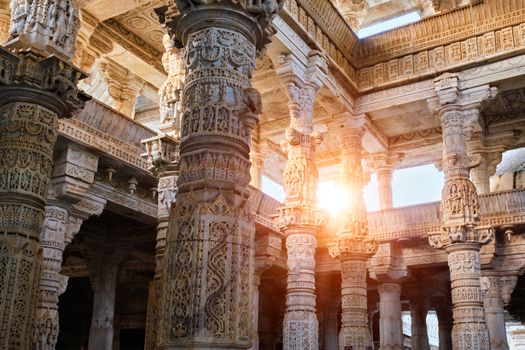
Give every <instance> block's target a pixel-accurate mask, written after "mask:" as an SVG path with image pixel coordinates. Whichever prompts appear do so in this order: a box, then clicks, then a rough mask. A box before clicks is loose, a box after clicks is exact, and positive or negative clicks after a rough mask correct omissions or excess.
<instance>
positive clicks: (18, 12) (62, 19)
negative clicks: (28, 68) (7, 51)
mask: <svg viewBox="0 0 525 350" xmlns="http://www.w3.org/2000/svg"><path fill="white" fill-rule="evenodd" d="M10 7H11V27H10V28H11V29H10V32H9V34H10V37H9V40H8V45H13V46H14V47H16V48H28V47H31V48H33V49H36V50H41V51H43V52H49V51H55V53H58V54H61V55H63V56H65V57H66V58H68V59H71V58H72V57H73V54H74V52H75V42H76V37H77V33H78V30H79V23H80V20H79V12H78V7H77V4H76V1H75V0H11V4H10Z"/></svg>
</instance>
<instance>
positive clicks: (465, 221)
mask: <svg viewBox="0 0 525 350" xmlns="http://www.w3.org/2000/svg"><path fill="white" fill-rule="evenodd" d="M434 83H435V90H436V93H437V96H438V98H437V99H436V100H434V101H431V107H433V109H434V110H436V113H437V115H438V116H439V118H440V120H441V127H442V133H443V161H442V167H443V172H444V174H445V185H444V188H443V192H442V199H441V215H442V217H441V220H442V230H443V231H442V233H441V234H439V235H433V236H430V237H429V241H430V244H431V245H432V246H434V247H436V248H444V249H445V251H446V252H447V255H448V266H449V270H450V280H451V289H452V292H451V294H452V307H453V318H454V325H453V328H452V346H453V349H454V350H467V349H468V350H471V349H479V350H488V349H490V342H489V334H488V330H487V326H486V324H485V315H484V310H483V299H482V293H481V285H480V276H481V265H480V249H481V246H482V245H483V244H486V243H488V242H490V241H491V240H492V239H493V237H494V231H493V229H492V228H490V227H484V228H482V227H479V225H480V205H479V197H478V194H477V192H476V187H475V185H474V184H473V183H472V181H471V180H470V178H469V172H470V171H469V169H470V167H469V165H470V158H469V157H468V153H467V141H468V139H469V137H470V134H471V133H472V131H473V128H474V125H475V123H476V122H477V119H478V115H479V105H480V103H481V102H482V101H483V100H484V99H487V98H490V97H492V96H493V95H494V93H495V90H494V89H491V88H489V87H488V86H484V87H481V88H476V89H474V90H475V91H472V92H470V91H460V90H459V78H458V76H457V75H456V74H448V73H447V74H444V75H442V76H440V77H438V78H436V79H435V81H434Z"/></svg>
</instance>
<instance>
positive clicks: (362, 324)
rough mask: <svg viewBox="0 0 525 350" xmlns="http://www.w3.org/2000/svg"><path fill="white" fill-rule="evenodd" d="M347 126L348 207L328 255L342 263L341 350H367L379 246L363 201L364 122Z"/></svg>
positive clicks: (344, 175)
mask: <svg viewBox="0 0 525 350" xmlns="http://www.w3.org/2000/svg"><path fill="white" fill-rule="evenodd" d="M348 118H351V117H350V116H348ZM346 122H347V123H349V126H348V125H347V126H345V125H340V129H339V130H338V131H337V138H338V140H339V143H340V145H341V163H342V172H341V180H340V182H341V184H340V185H341V186H344V187H345V188H347V189H348V196H349V198H348V207H347V208H345V210H344V211H343V213H342V214H341V216H340V217H339V218H338V231H337V238H336V241H335V242H334V243H333V245H331V246H330V247H329V253H330V255H331V256H332V257H334V258H338V259H339V261H340V262H341V301H342V315H341V331H340V333H339V349H341V350H344V349H345V348H347V347H351V348H352V349H356V350H366V349H367V348H368V347H369V346H371V345H372V343H371V336H370V329H369V327H368V304H367V300H368V298H367V284H366V277H367V269H366V261H367V260H368V258H369V257H371V256H372V254H374V253H375V251H376V249H377V244H376V243H375V242H374V241H372V240H370V239H368V229H367V218H366V208H365V204H364V200H363V188H362V186H363V180H362V177H363V174H362V168H361V153H362V138H363V133H364V129H363V128H362V127H361V126H362V124H363V123H362V122H363V119H359V120H350V121H346ZM341 124H344V122H342V123H341Z"/></svg>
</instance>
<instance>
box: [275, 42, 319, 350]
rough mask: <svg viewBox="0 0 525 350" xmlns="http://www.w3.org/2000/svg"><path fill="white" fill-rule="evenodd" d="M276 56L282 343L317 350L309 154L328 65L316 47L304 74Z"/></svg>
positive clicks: (315, 217)
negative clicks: (280, 103)
mask: <svg viewBox="0 0 525 350" xmlns="http://www.w3.org/2000/svg"><path fill="white" fill-rule="evenodd" d="M280 60H281V62H282V66H281V67H279V68H278V73H281V78H282V80H283V81H284V84H285V86H286V88H287V92H288V99H289V102H288V106H289V108H290V127H289V128H288V129H286V140H285V141H283V143H282V144H281V147H282V149H283V151H284V152H285V153H286V154H287V155H288V162H287V164H286V168H285V170H284V174H283V177H284V188H285V191H286V200H285V206H284V207H281V208H278V214H277V216H276V217H277V220H276V224H277V226H278V227H280V228H281V229H282V230H283V231H284V234H285V236H286V249H287V253H288V259H287V264H288V278H287V294H286V311H285V314H284V326H283V329H284V331H283V345H284V349H286V350H292V349H293V350H295V349H303V350H317V349H318V342H319V339H318V330H319V324H318V320H317V314H316V294H315V248H316V247H317V233H318V231H319V227H320V224H321V221H322V219H323V214H322V213H321V212H320V211H318V210H317V209H316V208H315V195H316V188H317V179H318V174H317V168H316V166H315V163H314V157H313V155H314V152H315V145H316V144H318V143H319V142H320V137H319V136H318V135H316V134H315V133H313V105H314V100H315V96H316V94H317V91H319V89H320V88H321V86H322V79H323V77H324V76H325V74H326V70H327V67H326V60H325V58H324V57H322V56H321V55H320V53H318V52H315V51H313V52H311V53H310V57H309V62H308V65H307V66H306V67H304V68H305V71H306V72H307V73H306V74H305V76H300V75H298V74H297V72H294V71H293V68H294V63H295V62H294V60H295V57H293V56H291V55H290V56H287V57H281V58H280ZM283 72H284V73H283Z"/></svg>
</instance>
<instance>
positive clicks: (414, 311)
mask: <svg viewBox="0 0 525 350" xmlns="http://www.w3.org/2000/svg"><path fill="white" fill-rule="evenodd" d="M416 288H417V287H416ZM416 290H417V289H416ZM420 290H421V289H420ZM427 312H428V305H427V302H426V300H424V299H419V298H418V299H416V298H411V299H410V317H411V319H412V335H411V337H410V340H411V345H412V349H413V350H429V349H430V344H429V342H428V330H427Z"/></svg>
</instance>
